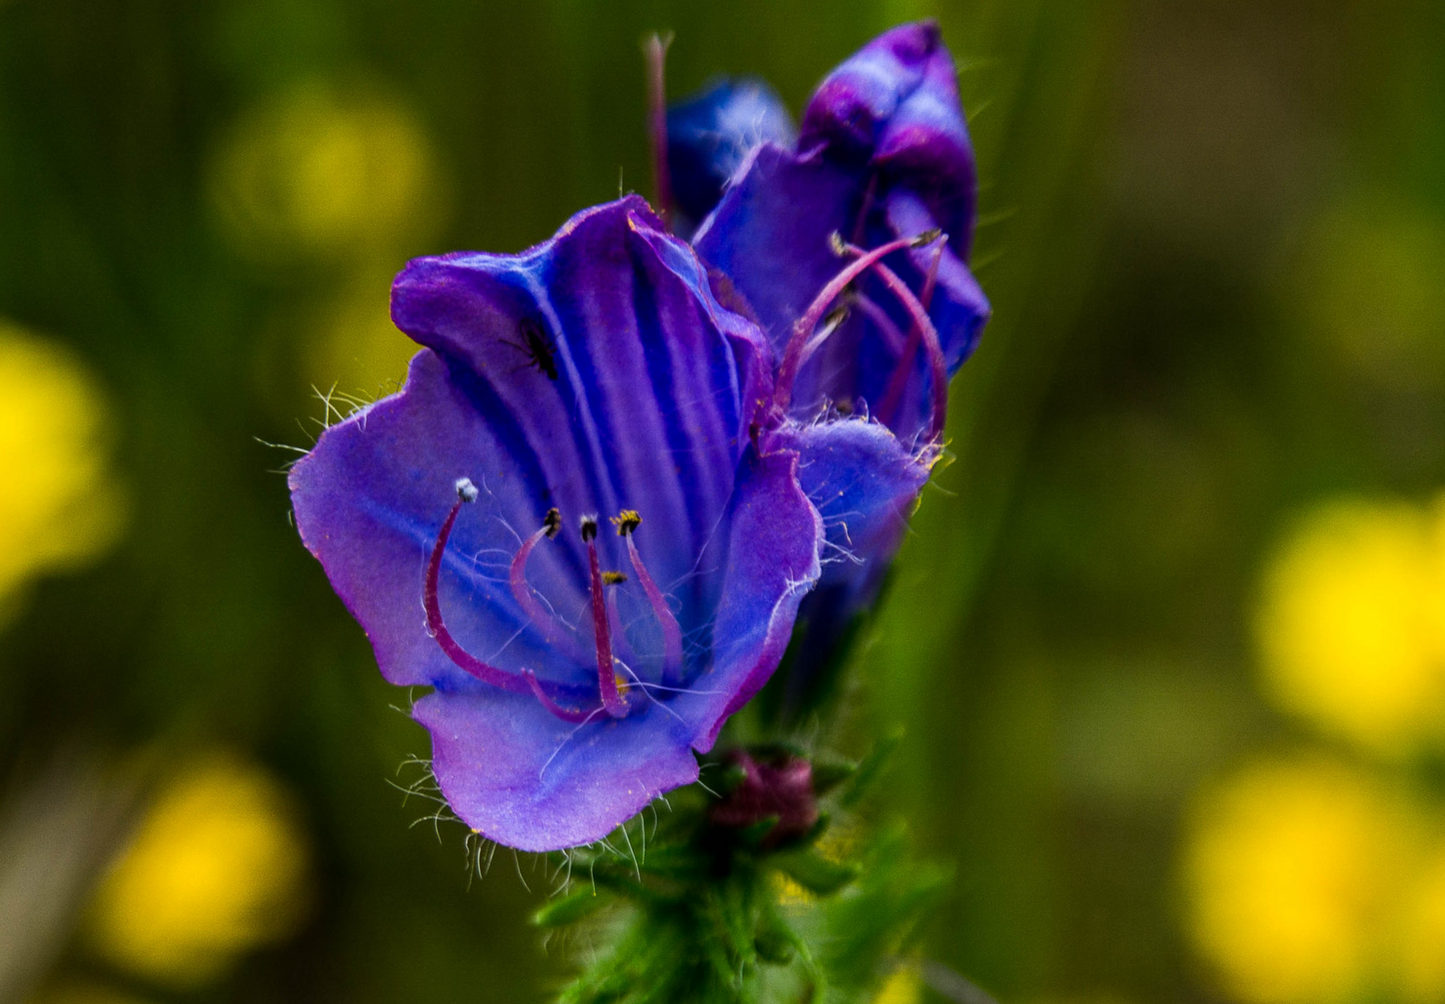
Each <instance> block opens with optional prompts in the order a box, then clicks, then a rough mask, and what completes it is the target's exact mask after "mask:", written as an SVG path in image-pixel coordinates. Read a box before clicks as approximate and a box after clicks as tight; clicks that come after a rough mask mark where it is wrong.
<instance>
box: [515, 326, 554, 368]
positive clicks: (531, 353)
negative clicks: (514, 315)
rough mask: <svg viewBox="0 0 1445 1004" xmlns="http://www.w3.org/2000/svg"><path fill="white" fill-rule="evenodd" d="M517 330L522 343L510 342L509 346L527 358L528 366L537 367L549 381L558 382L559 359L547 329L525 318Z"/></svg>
mask: <svg viewBox="0 0 1445 1004" xmlns="http://www.w3.org/2000/svg"><path fill="white" fill-rule="evenodd" d="M517 330H518V333H519V334H520V335H521V336H522V341H521V343H520V344H518V343H517V342H508V343H507V344H508V345H511V346H512V347H513V348H515V349H517V350H518V351H520V352H521V353H522V354H523V355H525V356H526V357H527V365H529V366H535V367H537V369H539V370H541V371H542V372H543V373H545V374H546V375H547V379H548V380H556V379H557V357H556V355H555V354H554V349H553V347H552V340H551V339H550V338H548V337H547V329H546V328H544V327H543V326H542V325H541V324H539V323H538V322H537V321H535V320H533V319H532V318H530V317H524V318H523V319H522V323H521V324H519V325H518V326H517Z"/></svg>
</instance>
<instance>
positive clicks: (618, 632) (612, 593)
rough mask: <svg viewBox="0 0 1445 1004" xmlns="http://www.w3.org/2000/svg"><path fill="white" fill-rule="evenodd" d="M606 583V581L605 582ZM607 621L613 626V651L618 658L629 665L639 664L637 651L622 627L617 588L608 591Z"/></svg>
mask: <svg viewBox="0 0 1445 1004" xmlns="http://www.w3.org/2000/svg"><path fill="white" fill-rule="evenodd" d="M603 585H606V583H603ZM607 623H608V624H609V625H610V626H611V628H612V651H613V653H615V654H616V656H617V658H618V659H620V660H621V661H623V662H625V663H627V664H628V665H636V664H637V661H638V660H637V652H636V651H635V650H634V649H633V648H632V643H631V642H630V641H628V640H627V631H626V630H625V629H624V628H623V627H622V615H621V614H620V613H618V612H617V590H616V589H615V588H614V589H611V590H608V593H607Z"/></svg>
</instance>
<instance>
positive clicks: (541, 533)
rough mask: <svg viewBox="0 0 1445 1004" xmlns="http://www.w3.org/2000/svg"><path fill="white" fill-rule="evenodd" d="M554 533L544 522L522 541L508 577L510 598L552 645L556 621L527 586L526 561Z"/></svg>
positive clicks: (566, 638)
mask: <svg viewBox="0 0 1445 1004" xmlns="http://www.w3.org/2000/svg"><path fill="white" fill-rule="evenodd" d="M549 518H555V510H554V511H553V513H549ZM556 533H557V526H556V524H555V523H552V522H550V521H549V522H544V523H543V524H542V526H541V527H539V528H538V530H537V532H536V533H534V534H532V535H531V536H530V537H528V538H527V539H526V540H524V541H522V546H521V547H519V548H518V549H517V553H516V554H515V555H513V556H512V567H511V573H510V576H509V579H510V583H511V586H512V597H513V598H514V599H515V600H516V601H517V605H518V606H520V607H521V608H522V612H523V613H525V614H526V615H527V619H528V620H530V621H531V622H532V624H533V625H534V626H535V627H536V628H537V630H538V631H540V632H541V633H542V639H543V640H544V641H546V642H547V643H548V644H552V643H553V640H554V639H556V638H557V637H558V636H559V632H558V630H557V620H556V618H554V617H553V616H552V614H551V613H550V612H549V611H548V610H547V609H546V608H545V607H543V606H542V604H541V603H540V602H539V601H538V600H537V594H536V593H534V592H532V587H531V586H529V585H528V584H527V559H528V558H530V557H531V555H532V550H533V548H535V547H536V546H537V545H538V544H539V543H540V542H541V540H542V538H544V537H553V536H555V535H556ZM561 637H562V639H563V640H564V641H565V642H570V641H571V638H570V636H569V635H561ZM570 650H571V652H572V654H573V655H576V654H577V649H576V646H575V645H574V646H571V649H570Z"/></svg>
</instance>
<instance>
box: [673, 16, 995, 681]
mask: <svg viewBox="0 0 1445 1004" xmlns="http://www.w3.org/2000/svg"><path fill="white" fill-rule="evenodd" d="M700 101H701V102H704V103H705V101H706V98H704V99H700ZM684 107H688V108H690V107H692V106H691V105H689V106H684ZM679 118H681V115H680V114H679ZM681 139H684V140H685V139H686V137H685V136H684V137H681ZM674 163H676V161H674ZM694 170H696V169H694ZM724 170H726V171H728V172H729V174H728V178H729V182H728V185H727V186H726V188H725V190H724V191H723V193H722V194H721V196H720V199H719V201H718V203H717V205H716V207H715V208H714V209H713V211H712V212H711V214H710V215H709V216H708V217H707V219H706V220H704V221H703V223H702V224H701V225H700V227H699V228H698V231H697V233H696V235H695V237H694V244H695V245H696V247H697V250H698V253H699V254H700V255H701V257H702V258H703V259H704V260H705V261H706V262H707V263H708V264H709V265H710V266H712V267H713V269H714V283H715V285H716V286H717V288H718V290H719V293H720V295H722V296H723V297H724V298H725V300H726V301H727V302H729V303H730V305H732V306H734V307H735V308H736V309H738V310H739V311H742V312H744V313H747V314H749V315H750V316H752V317H754V318H755V319H756V320H757V321H758V322H759V323H760V324H761V326H762V327H763V329H764V331H765V332H766V334H767V337H768V339H769V340H770V343H771V344H772V346H773V348H774V358H775V361H776V364H777V393H776V394H775V398H774V400H775V403H776V404H777V405H778V406H779V407H780V408H782V409H783V410H784V411H785V413H786V418H785V419H784V420H783V425H784V427H785V428H789V429H790V431H787V432H786V433H780V435H782V436H783V437H784V438H785V439H786V445H787V447H788V448H789V449H792V450H796V451H797V452H798V453H799V454H800V456H801V457H802V461H803V463H802V471H803V476H804V480H805V482H806V481H807V478H808V472H809V471H810V470H812V469H814V467H815V466H816V468H817V469H818V470H823V471H827V472H829V473H828V476H829V477H834V478H835V477H836V476H837V473H836V472H837V471H838V469H839V463H838V455H839V454H840V452H847V451H848V450H850V449H852V448H853V447H854V445H855V440H856V439H857V438H859V437H861V436H863V435H865V434H866V433H865V432H864V430H865V429H868V428H874V427H875V425H874V423H869V424H868V425H864V424H863V423H859V422H856V421H852V422H846V423H842V424H838V423H837V421H836V419H837V418H838V417H839V416H840V415H849V414H852V415H859V414H862V415H866V416H869V417H870V418H871V419H873V420H875V421H876V422H881V423H882V424H883V425H885V426H887V428H888V429H890V430H892V431H893V433H895V434H896V436H897V439H898V440H899V441H901V442H902V444H905V445H907V446H908V447H909V449H906V450H905V449H903V448H901V447H899V446H897V444H896V443H895V444H894V446H893V447H891V448H889V449H883V448H882V447H881V446H880V447H877V448H876V450H875V452H876V453H877V454H878V455H877V456H874V457H873V458H872V460H871V461H870V462H869V463H866V464H858V465H856V468H855V469H856V470H857V471H859V473H860V479H859V481H858V482H857V483H856V484H855V486H854V489H855V490H854V491H852V492H851V493H848V497H847V499H846V503H847V504H846V509H842V508H840V509H839V510H838V513H839V514H838V515H837V517H836V518H835V519H834V520H833V521H831V522H830V523H829V526H828V533H827V541H828V544H827V546H828V549H829V553H830V555H831V556H832V557H833V558H834V559H835V560H834V562H833V564H832V565H830V566H829V567H828V568H827V569H825V571H824V574H823V576H822V579H821V581H820V582H819V584H818V587H817V589H816V591H815V592H814V593H813V594H812V595H810V596H809V597H808V598H807V600H806V601H805V603H804V606H803V609H802V611H801V612H800V614H799V617H800V621H801V622H802V623H803V624H804V625H805V627H806V630H804V631H803V632H802V634H801V635H800V638H799V647H798V652H797V660H796V663H795V671H794V672H793V673H792V674H791V676H790V679H789V681H788V689H789V692H788V695H787V698H786V701H785V707H788V706H792V707H794V708H795V707H796V706H798V705H799V704H801V703H806V699H807V695H806V694H805V693H804V691H806V690H807V689H808V688H811V687H813V686H815V685H816V683H817V677H818V676H819V670H820V668H821V667H822V666H823V665H824V664H826V663H828V662H829V661H831V660H832V657H833V656H834V655H835V654H836V650H837V647H838V645H839V643H840V641H841V640H842V639H843V638H844V637H845V636H846V634H847V631H848V628H849V627H850V625H851V624H852V622H853V621H854V619H855V618H856V617H857V616H858V615H859V614H860V613H861V612H862V611H863V610H864V609H866V608H867V607H868V606H869V605H871V604H872V602H873V601H874V600H875V599H876V597H877V594H878V591H879V589H880V588H881V585H882V581H883V577H884V575H885V573H886V571H887V568H888V565H889V563H890V562H891V560H892V557H893V554H894V552H895V551H896V550H897V547H898V544H899V542H900V541H901V539H902V534H903V531H904V529H905V526H906V518H907V514H908V511H909V510H910V508H911V507H912V505H913V503H914V500H915V499H916V497H917V494H918V491H919V489H920V488H921V487H922V485H923V483H924V481H925V480H926V479H927V472H928V467H929V465H930V464H931V462H932V460H933V459H934V457H935V456H936V450H937V448H938V444H939V442H940V440H941V435H942V429H943V421H944V417H945V412H946V406H947V385H948V379H949V378H950V377H951V376H952V374H953V373H954V372H955V371H956V370H957V369H958V367H959V366H960V365H962V363H963V361H964V360H965V359H966V358H967V357H968V355H969V354H970V353H971V352H972V351H973V348H974V346H975V345H976V343H977V341H978V337H979V334H980V333H981V331H982V329H983V325H984V322H985V321H986V320H987V318H988V313H989V307H988V302H987V300H986V299H985V297H984V295H983V292H982V290H980V288H979V286H978V284H977V283H976V282H975V281H974V278H973V276H972V274H971V273H970V272H969V270H968V267H967V265H966V264H965V260H966V257H967V253H968V249H969V244H970V241H971V238H972V229H973V217H974V200H975V187H976V184H975V170H974V161H973V151H972V148H971V146H970V144H969V138H968V130H967V126H966V125H965V122H964V118H963V113H962V109H961V108H960V107H959V101H958V88H957V83H956V80H955V73H954V65H953V59H952V57H951V56H950V55H949V52H948V50H947V48H945V47H944V45H943V42H942V40H941V38H940V35H939V30H938V26H937V25H936V24H935V23H933V22H922V23H918V24H910V25H903V26H901V27H898V28H895V29H893V30H891V31H889V32H887V33H885V34H883V35H881V36H880V37H878V38H877V39H875V40H874V41H872V42H870V43H869V44H868V45H866V46H865V47H864V48H863V49H862V50H860V51H859V52H858V53H857V54H855V55H854V56H853V57H851V58H850V59H848V60H847V61H846V62H844V63H843V64H842V65H841V66H839V67H838V68H837V69H835V70H834V71H833V72H832V73H831V74H830V75H829V76H828V77H827V78H826V79H825V80H824V81H823V83H822V84H821V85H820V86H819V87H818V90H817V92H816V93H815V94H814V95H813V98H812V100H811V101H810V102H809V104H808V106H807V108H806V109H805V111H804V114H803V125H802V129H801V132H800V135H799V138H798V141H797V143H796V144H789V143H786V142H783V141H779V140H776V139H764V140H763V141H760V142H755V143H753V144H752V148H751V152H750V154H749V156H748V158H747V159H746V160H745V161H744V162H743V163H742V164H741V165H740V166H738V165H736V164H735V163H733V162H731V161H729V160H727V159H725V158H718V159H716V160H715V161H714V162H713V163H712V165H711V171H712V172H713V173H714V174H716V173H719V172H721V171H724ZM672 180H673V184H674V186H675V187H676V188H677V189H678V190H682V188H683V187H684V186H685V185H686V184H687V180H688V179H687V177H686V176H685V175H683V174H682V172H680V171H677V170H674V172H673V179H672ZM692 211H696V210H695V209H693V210H692ZM934 234H941V236H942V238H944V239H942V240H937V239H931V238H932V237H933V235H934ZM839 307H841V308H842V309H837V308H839ZM884 457H886V459H882V458H884ZM883 472H887V473H886V474H885V473H883ZM808 490H809V492H810V494H811V495H812V496H813V497H815V498H816V497H818V496H817V486H816V485H813V486H809V489H808ZM844 512H846V515H843V513H844Z"/></svg>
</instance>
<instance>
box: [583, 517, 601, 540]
mask: <svg viewBox="0 0 1445 1004" xmlns="http://www.w3.org/2000/svg"><path fill="white" fill-rule="evenodd" d="M596 539H597V517H596V516H583V517H582V540H583V541H588V540H596Z"/></svg>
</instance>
